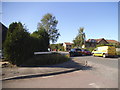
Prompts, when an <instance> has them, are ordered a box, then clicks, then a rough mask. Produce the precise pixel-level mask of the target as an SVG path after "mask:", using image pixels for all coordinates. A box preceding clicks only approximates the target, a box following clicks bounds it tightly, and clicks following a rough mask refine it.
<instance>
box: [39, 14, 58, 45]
mask: <svg viewBox="0 0 120 90" xmlns="http://www.w3.org/2000/svg"><path fill="white" fill-rule="evenodd" d="M57 24H58V21H57V20H56V18H55V16H53V15H52V14H50V13H47V14H45V15H44V16H43V18H42V19H41V23H39V24H38V28H41V27H43V28H44V29H45V30H46V32H47V33H48V35H49V39H50V41H52V43H55V42H56V41H57V39H58V38H59V36H60V33H59V32H58V29H56V27H57Z"/></svg>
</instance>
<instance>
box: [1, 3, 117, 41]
mask: <svg viewBox="0 0 120 90" xmlns="http://www.w3.org/2000/svg"><path fill="white" fill-rule="evenodd" d="M46 13H51V14H53V15H54V16H55V17H56V19H57V20H58V25H57V29H59V32H60V34H61V36H60V37H59V39H58V41H57V43H62V42H72V40H73V39H74V38H75V36H76V35H77V33H78V29H79V27H84V28H85V30H84V32H85V34H86V39H90V38H93V39H94V38H95V39H98V38H105V39H114V40H118V3H117V2H56V3H55V2H16V3H15V2H3V3H2V23H3V24H4V25H6V26H7V27H8V26H9V24H10V23H12V22H15V21H17V22H18V21H20V22H22V23H23V24H25V25H26V26H27V29H28V31H29V32H31V33H32V32H34V31H35V30H37V24H38V22H40V20H41V18H42V16H43V15H45V14H46Z"/></svg>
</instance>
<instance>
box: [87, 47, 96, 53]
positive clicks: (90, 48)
mask: <svg viewBox="0 0 120 90" xmlns="http://www.w3.org/2000/svg"><path fill="white" fill-rule="evenodd" d="M85 49H87V50H89V51H90V52H92V51H93V50H94V49H95V47H89V48H85Z"/></svg>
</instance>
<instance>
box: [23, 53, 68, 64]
mask: <svg viewBox="0 0 120 90" xmlns="http://www.w3.org/2000/svg"><path fill="white" fill-rule="evenodd" d="M68 60H70V59H69V58H68V57H67V56H64V55H61V54H57V53H54V54H47V55H35V56H34V57H32V58H31V59H29V60H27V61H26V62H24V63H23V64H22V66H40V65H54V64H60V63H63V62H66V61H68Z"/></svg>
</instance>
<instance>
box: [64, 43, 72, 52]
mask: <svg viewBox="0 0 120 90" xmlns="http://www.w3.org/2000/svg"><path fill="white" fill-rule="evenodd" d="M72 44H73V43H70V42H64V43H63V46H64V50H65V51H69V50H70V49H71V48H72Z"/></svg>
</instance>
